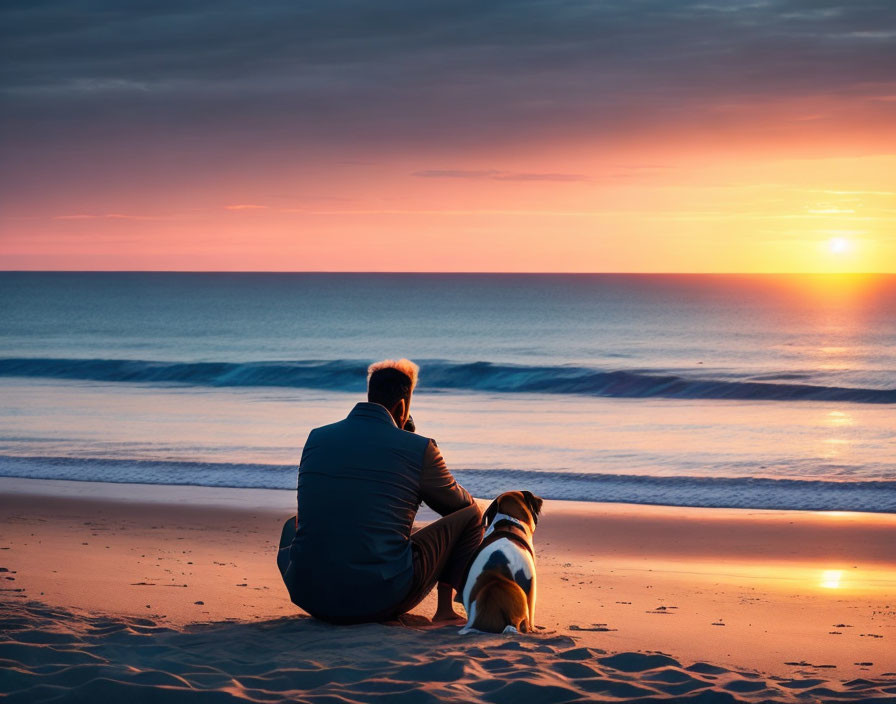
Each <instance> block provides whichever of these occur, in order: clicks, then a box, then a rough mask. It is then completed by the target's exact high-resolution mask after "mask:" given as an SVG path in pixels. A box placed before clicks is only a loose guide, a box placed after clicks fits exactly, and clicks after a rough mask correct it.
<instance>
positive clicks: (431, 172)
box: [413, 169, 588, 182]
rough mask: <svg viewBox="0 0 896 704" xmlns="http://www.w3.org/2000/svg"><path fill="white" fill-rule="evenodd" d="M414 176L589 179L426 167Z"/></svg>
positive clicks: (579, 175)
mask: <svg viewBox="0 0 896 704" xmlns="http://www.w3.org/2000/svg"><path fill="white" fill-rule="evenodd" d="M413 175H414V176H417V177H419V178H458V179H474V180H476V179H491V180H493V181H560V182H569V181H587V180H588V177H587V176H583V175H582V174H558V173H526V172H523V173H516V172H511V171H498V170H497V169H486V170H478V171H477V170H464V169H426V170H424V171H415V172H414V174H413Z"/></svg>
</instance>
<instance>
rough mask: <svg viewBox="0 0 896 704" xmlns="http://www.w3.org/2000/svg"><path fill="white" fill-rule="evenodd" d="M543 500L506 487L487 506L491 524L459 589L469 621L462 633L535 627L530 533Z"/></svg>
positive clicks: (523, 630)
mask: <svg viewBox="0 0 896 704" xmlns="http://www.w3.org/2000/svg"><path fill="white" fill-rule="evenodd" d="M541 505H542V500H541V499H540V498H539V497H538V496H535V494H533V493H532V492H531V491H507V492H505V493H503V494H501V495H500V496H498V498H496V499H495V500H494V501H492V503H491V506H489V507H488V509H486V511H485V514H484V515H483V523H484V525H486V526H488V528H487V530H486V531H485V535H484V536H483V538H482V544H481V545H480V546H479V550H478V551H477V553H476V554H475V555H474V556H473V560H472V561H471V562H470V568H469V570H468V572H467V577H466V580H465V582H464V586H463V589H462V590H461V601H462V602H463V605H464V608H465V609H466V610H467V624H466V625H465V626H464V627H463V628H462V629H461V631H460V632H461V633H470V632H472V631H484V632H487V633H513V632H516V631H518V632H521V633H526V632H531V631H533V630H535V549H534V548H533V546H532V534H533V533H534V532H535V526H536V524H537V523H538V514H539V512H540V511H541Z"/></svg>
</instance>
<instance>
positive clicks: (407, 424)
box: [404, 415, 417, 433]
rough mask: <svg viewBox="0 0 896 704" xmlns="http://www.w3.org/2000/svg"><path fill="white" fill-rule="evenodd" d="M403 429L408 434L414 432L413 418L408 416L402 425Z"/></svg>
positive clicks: (415, 428)
mask: <svg viewBox="0 0 896 704" xmlns="http://www.w3.org/2000/svg"><path fill="white" fill-rule="evenodd" d="M404 429H405V430H407V431H408V432H409V433H413V432H416V430H417V426H416V425H415V424H414V417H413V416H411V415H409V416H408V419H407V420H406V421H405V423H404Z"/></svg>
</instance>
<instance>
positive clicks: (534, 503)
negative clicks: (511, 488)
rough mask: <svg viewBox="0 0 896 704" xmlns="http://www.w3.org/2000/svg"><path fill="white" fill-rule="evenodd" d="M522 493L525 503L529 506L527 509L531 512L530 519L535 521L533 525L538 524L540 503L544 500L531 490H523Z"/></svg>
mask: <svg viewBox="0 0 896 704" xmlns="http://www.w3.org/2000/svg"><path fill="white" fill-rule="evenodd" d="M522 494H523V498H524V499H525V500H526V504H527V505H528V506H529V511H531V512H532V520H533V521H535V525H538V514H539V513H540V512H541V505H542V504H543V503H544V500H543V499H542V498H541V497H540V496H536V495H535V494H533V493H532V492H531V491H524V492H522Z"/></svg>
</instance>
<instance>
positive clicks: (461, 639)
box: [0, 479, 896, 702]
mask: <svg viewBox="0 0 896 704" xmlns="http://www.w3.org/2000/svg"><path fill="white" fill-rule="evenodd" d="M0 496H2V498H0V524H2V526H3V530H2V540H0V568H2V573H0V578H2V583H3V586H2V589H3V591H2V597H0V609H2V624H3V627H2V632H3V636H2V639H3V640H2V643H0V660H2V665H3V670H4V672H3V675H2V688H0V691H2V693H3V694H5V695H6V700H7V701H11V702H12V701H16V702H18V701H23V702H24V701H52V700H57V699H58V700H71V701H97V700H99V699H101V698H105V699H124V698H125V697H127V698H136V700H138V701H158V700H162V699H165V700H177V701H179V700H181V699H183V700H189V701H193V700H202V701H206V700H209V701H211V700H214V701H219V700H220V701H227V700H248V701H281V700H290V701H315V702H325V701H327V702H351V701H390V702H391V701H408V702H418V701H420V702H423V701H490V702H504V701H516V702H523V701H526V702H528V701H544V702H549V701H550V702H553V701H574V700H603V699H606V700H610V701H629V700H632V701H654V700H674V701H689V700H692V699H693V700H694V701H813V700H819V701H828V700H839V699H843V700H851V701H856V700H859V701H892V700H893V697H894V696H896V655H894V654H893V650H892V641H893V640H894V639H896V602H894V600H893V595H894V593H896V516H893V515H889V514H857V513H808V512H780V511H747V510H721V509H682V508H671V507H652V506H634V505H626V504H597V503H576V502H556V501H554V502H547V504H546V510H545V513H544V518H543V520H542V521H541V523H540V525H539V529H538V532H537V533H536V545H537V552H538V576H539V601H538V611H537V620H538V623H539V626H541V627H542V628H541V629H540V632H539V634H538V635H534V636H529V637H509V636H460V635H458V634H457V629H456V628H453V627H442V628H435V629H434V628H432V627H430V626H429V624H428V619H427V617H428V616H429V615H431V613H432V612H433V611H434V608H435V602H434V596H430V598H428V599H427V600H426V601H424V602H423V604H421V605H420V607H418V608H417V609H416V610H415V611H414V612H413V613H412V614H410V615H409V616H408V617H406V618H405V619H404V620H403V622H402V623H401V624H370V625H364V626H354V627H338V628H337V627H331V626H328V625H326V624H323V623H320V622H317V621H315V620H313V619H310V618H308V617H307V616H305V615H304V614H302V613H301V612H300V611H299V610H298V609H297V608H296V607H294V606H293V605H292V604H291V603H290V602H289V601H288V599H287V597H286V592H285V589H284V588H283V586H282V583H281V582H280V577H279V574H278V572H277V570H276V567H275V564H274V550H275V541H276V539H277V537H278V530H279V524H280V522H281V521H282V519H283V518H284V517H285V516H286V515H288V513H289V512H290V511H291V509H292V505H293V495H292V492H287V491H271V490H246V489H240V490H236V489H211V488H205V487H170V486H167V487H162V486H146V485H114V484H91V483H87V482H62V481H39V480H22V479H0ZM420 518H421V519H423V520H431V519H432V518H433V515H432V514H421V516H420Z"/></svg>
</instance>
